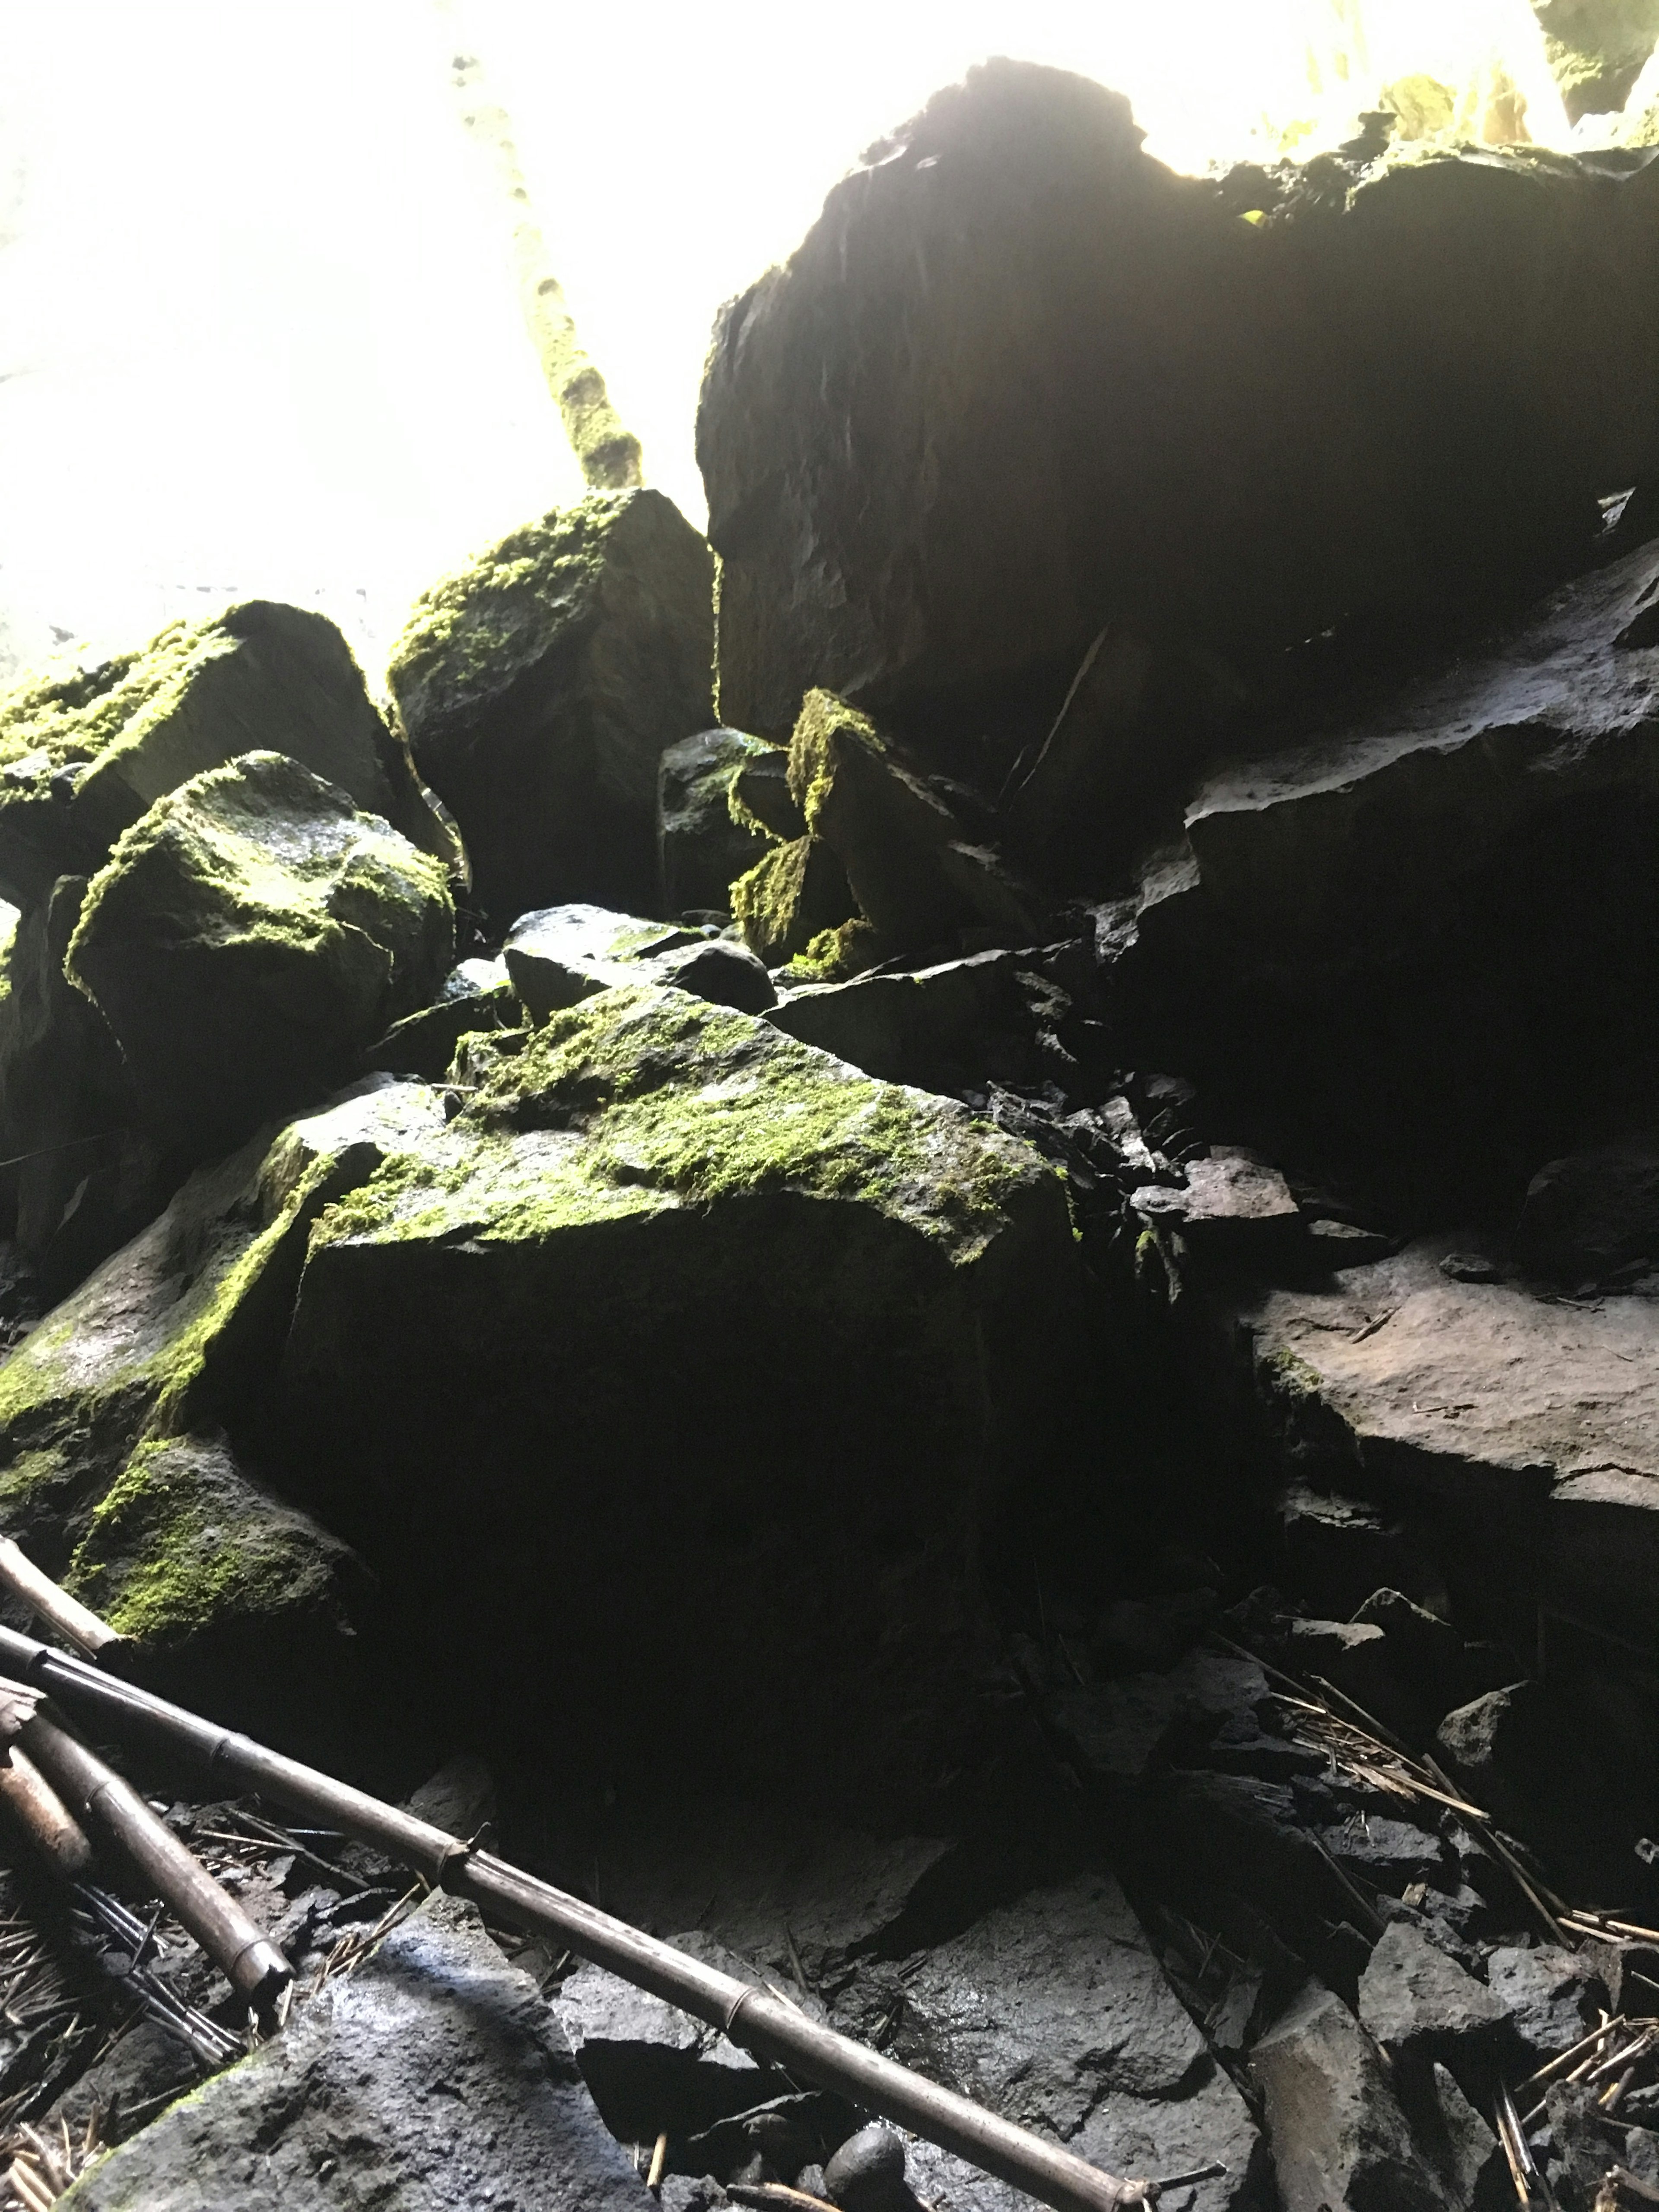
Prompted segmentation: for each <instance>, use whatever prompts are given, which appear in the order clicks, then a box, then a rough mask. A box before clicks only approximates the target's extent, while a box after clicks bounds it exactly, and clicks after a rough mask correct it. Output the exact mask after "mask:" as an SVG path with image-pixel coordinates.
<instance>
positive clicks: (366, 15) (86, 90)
mask: <svg viewBox="0 0 1659 2212" xmlns="http://www.w3.org/2000/svg"><path fill="white" fill-rule="evenodd" d="M458 48H459V49H462V50H466V51H471V52H477V54H478V55H479V56H480V57H481V58H483V63H484V65H485V67H486V69H487V70H488V73H489V78H490V81H491V84H492V88H493V90H494V92H495V96H496V97H497V98H499V99H500V100H501V101H502V103H503V104H504V105H505V106H506V107H507V109H508V110H509V112H510V114H511V118H512V122H513V131H514V135H515V137H516V140H517V143H518V145H519V149H520V155H521V158H522V161H523V166H524V169H525V172H526V177H527V179H528V181H529V184H530V187H531V190H532V195H533V197H534V199H535V202H536V206H537V213H538V217H539V219H540V222H541V224H542V228H543V229H544V233H545V234H546V236H547V240H548V243H549V246H550V252H551V256H552V259H553V263H554V265H555V266H556V269H557V270H558V272H559V274H560V276H561V277H562V279H563V282H564V284H565V287H566V289H567V292H568V296H569V299H570V301H571V305H572V307H573V308H574V313H575V314H576V317H577V320H578V324H579V327H580V332H581V336H582V338H583V341H584V343H586V345H587V347H588V349H589V350H590V351H591V352H592V355H593V356H594V357H595V358H596V359H597V360H598V362H599V364H600V366H601V367H602V368H603V369H604V371H605V374H606V377H607V378H608V380H609V382H610V385H611V391H612V394H613V397H614V398H615V399H616V402H617V406H618V408H619V410H620V412H621V413H622V416H623V419H624V420H625V421H626V422H628V424H629V427H630V428H633V429H635V431H636V432H637V434H638V435H640V437H641V439H642V441H644V446H645V456H646V471H647V480H648V481H650V482H651V483H655V484H658V485H659V486H661V488H662V489H665V491H667V492H668V493H670V494H671V495H672V496H673V497H674V498H675V499H677V500H678V501H679V502H680V504H681V505H682V507H684V509H685V510H686V512H687V513H689V514H690V515H691V516H692V517H693V518H694V519H695V520H698V521H699V522H700V521H701V520H702V487H701V484H700V483H699V481H698V478H697V474H696V465H695V463H694V461H693V459H692V451H691V430H692V419H693V414H694V410H695V406H696V390H697V383H698V378H699V374H700V370H701V367H702V356H703V352H704V349H705V347H706V344H707V341H708V331H709V326H710V323H711V320H712V319H713V316H714V310H715V308H716V307H717V306H718V305H719V303H720V301H721V300H723V299H724V298H726V297H727V296H728V295H731V294H732V293H733V292H736V291H738V290H739V289H742V288H743V287H744V285H745V284H746V283H749V282H750V280H751V279H752V278H753V277H754V276H757V275H758V274H759V272H760V271H761V270H763V268H764V267H765V266H766V265H767V264H769V262H770V261H772V260H774V259H775V258H780V257H781V256H782V255H784V254H787V252H789V250H790V249H791V247H792V246H793V245H794V244H795V243H796V241H797V240H799V237H800V236H801V234H802V233H803V232H804V231H805V228H807V226H808V225H809V223H810V222H811V220H812V219H813V217H814V216H815V215H816V213H817V209H818V206H819V204H821V202H822V199H823V193H824V191H825V190H826V188H827V187H828V186H829V184H830V183H832V182H833V181H834V179H836V177H837V176H838V175H839V174H841V173H842V172H843V171H844V170H845V169H846V168H847V167H848V166H849V165H850V164H851V163H853V162H854V161H855V160H856V159H857V157H858V155H859V154H860V150H861V149H863V148H864V147H865V146H866V144H868V143H870V141H872V139H873V138H875V137H878V135H879V134H880V133H881V132H882V131H884V130H886V129H888V128H890V126H891V125H894V124H896V123H897V122H899V121H901V120H902V118H904V117H905V116H907V115H908V114H909V113H911V112H913V111H914V110H915V108H916V107H917V106H919V105H920V104H921V101H922V100H924V99H925V98H926V97H927V94H929V93H930V92H931V91H933V89H935V88H937V87H938V86H939V85H941V84H944V83H946V82H950V81H951V80H952V79H953V78H956V77H959V76H961V75H962V73H963V70H965V69H966V68H967V67H968V66H969V64H971V63H973V62H974V61H975V60H977V59H980V58H983V57H984V56H986V55H987V54H990V53H999V52H1000V53H1012V54H1015V55H1018V56H1021V57H1024V58H1028V59H1031V60H1036V61H1042V62H1048V63H1054V64H1061V65H1064V66H1066V67H1070V68H1073V69H1077V70H1083V71H1085V72H1086V73H1087V74H1089V75H1091V76H1096V77H1098V78H1100V79H1101V80H1103V82H1108V83H1109V84H1112V85H1114V86H1115V87H1117V88H1119V89H1120V90H1122V91H1124V92H1126V93H1127V94H1129V95H1130V97H1131V99H1132V100H1133V104H1134V106H1135V110H1136V113H1137V117H1138V118H1139V121H1140V123H1141V124H1142V125H1143V126H1144V127H1145V128H1146V131H1147V132H1148V150H1149V151H1150V152H1152V153H1154V154H1156V155H1158V156H1159V157H1160V158H1162V159H1164V160H1165V161H1170V163H1171V164H1173V165H1175V166H1176V167H1182V168H1201V167H1203V166H1204V165H1205V164H1206V161H1210V160H1212V159H1218V160H1227V159H1232V158H1237V157H1238V156H1241V155H1247V154H1250V153H1252V152H1254V153H1257V154H1260V153H1263V152H1268V153H1271V152H1273V151H1276V150H1278V149H1279V148H1280V147H1282V146H1284V145H1285V144H1287V143H1293V144H1294V145H1295V147H1296V149H1297V151H1298V152H1306V151H1310V150H1312V149H1315V148H1316V147H1318V146H1319V145H1322V144H1328V143H1335V142H1336V141H1338V140H1340V138H1342V137H1346V136H1347V135H1349V134H1350V133H1351V131H1352V128H1353V122H1354V118H1355V116H1356V114H1357V113H1358V111H1360V110H1361V109H1363V108H1364V107H1367V106H1371V105H1373V104H1374V103H1375V101H1376V98H1377V96H1378V94H1379V92H1380V90H1381V88H1383V86H1385V85H1387V84H1389V83H1390V82H1394V81H1395V80H1397V79H1399V78H1401V77H1404V76H1410V75H1412V74H1413V73H1424V74H1426V75H1428V76H1432V77H1433V78H1435V79H1437V81H1439V82H1443V83H1444V84H1447V85H1449V86H1451V87H1453V88H1456V89H1457V90H1458V93H1459V96H1460V98H1463V99H1464V100H1465V101H1466V105H1467V104H1468V102H1469V101H1470V100H1473V102H1474V105H1473V106H1471V107H1469V110H1468V112H1470V113H1471V114H1475V113H1477V112H1478V110H1479V106H1480V100H1481V98H1482V97H1483V94H1482V89H1481V88H1482V87H1483V86H1486V85H1489V84H1490V83H1491V82H1506V83H1508V84H1509V85H1510V86H1512V87H1513V88H1515V89H1516V90H1517V91H1518V92H1519V94H1520V95H1521V97H1522V100H1524V102H1525V113H1526V118H1527V122H1526V127H1527V131H1528V135H1529V136H1530V137H1532V138H1534V140H1535V141H1537V142H1539V143H1550V144H1565V143H1569V134H1568V131H1567V124H1566V118H1565V114H1564V113H1563V112H1562V111H1561V106H1560V102H1559V98H1558V97H1557V95H1556V94H1555V91H1554V88H1553V84H1552V82H1551V80H1550V77H1549V75H1548V71H1547V68H1546V66H1545V62H1544V53H1543V46H1542V41H1541V34H1540V33H1539V30H1538V27H1537V23H1536V21H1535V18H1534V15H1533V14H1532V10H1531V9H1530V7H1529V6H1528V0H1461V4H1460V0H1184V4H1183V0H1092V4H1084V0H1071V4H1066V0H953V4H951V5H949V6H945V5H917V4H909V3H908V0H841V4H839V5H838V6H836V8H835V9H809V8H805V7H802V6H793V7H791V6H780V5H779V4H777V0H765V4H760V0H709V4H708V5H706V6H704V7H702V8H696V9H693V8H690V7H687V6H684V5H681V6H673V7H671V6H666V5H662V4H652V0H608V3H607V4H606V5H605V6H603V7H597V8H595V7H586V8H568V9H567V8H563V7H559V6H557V5H547V4H536V0H280V4H279V0H238V4H236V5H235V6H234V7H227V6H225V5H223V4H222V0H149V4H143V0H52V5H50V6H46V5H42V4H40V0H0V483H3V485H4V487H5V490H4V497H3V501H0V676H3V675H4V674H5V673H6V671H7V670H8V668H10V669H12V670H15V669H16V668H18V667H19V665H21V664H24V663H32V662H33V661H34V660H36V659H39V658H40V657H41V656H42V655H43V654H44V653H46V652H47V651H48V650H50V649H52V647H54V646H56V647H71V648H72V647H77V646H80V645H82V644H85V645H87V646H89V647H92V648H94V649H99V650H104V649H109V648H112V647H117V646H119V645H122V644H127V643H136V642H137V641H140V640H142V639H143V637H144V636H146V635H149V633H150V632H151V631H153V630H154V629H156V628H157V627H159V625H160V624H161V623H162V622H163V621H166V620H170V619H172V618H173V617H174V616H176V615H178V614H180V613H185V612H191V613H193V612H203V613H205V612H208V611H211V610H212V609H213V608H214V607H215V606H216V605H219V604H222V603H223V602H224V601H225V600H226V599H228V598H230V597H233V596H247V595H250V594H253V593H259V594H263V595H266V596H272V597H278V598H287V599H296V600H299V601H301V603H305V604H311V605H322V606H324V607H325V609H326V610H327V611H329V612H331V614H333V615H334V616H335V617H336V618H337V620H340V621H341V622H342V623H343V625H344V626H345V627H346V628H347V629H348V630H349V633H350V634H351V635H352V637H353V641H354V642H355V643H356V646H357V647H358V650H359V651H360V653H362V655H363V657H364V659H365V661H366V662H367V663H368V665H369V666H370V667H371V670H372V669H373V668H374V664H375V662H376V659H377V658H378V651H379V650H383V648H384V646H385V644H386V642H387V641H389V639H390V638H391V636H392V635H395V633H396V630H397V629H398V626H399V623H400V621H401V618H402V616H403V613H404V610H405V608H406V607H407V605H408V602H409V600H410V597H411V596H412V595H413V593H414V592H416V590H417V589H418V588H419V587H420V586H422V584H423V583H425V582H428V581H429V580H432V579H433V578H435V576H437V575H439V574H442V573H443V572H444V571H445V570H446V569H447V568H450V567H453V565H454V564H455V563H456V562H458V561H459V560H461V559H463V558H465V556H466V555H467V553H468V552H469V551H471V550H474V549H476V548H477V546H479V545H481V544H483V543H486V542H488V541H489V539H490V538H493V537H495V536H496V535H498V534H500V533H501V532H503V531H505V530H507V529H508V528H510V527H512V526H513V525H514V524H515V523H518V522H520V521H522V520H526V518H527V517H529V516H532V515H533V514H536V513H540V512H542V511H544V509H545V508H547V507H550V506H553V505H556V504H557V503H559V502H561V501H565V500H568V499H570V498H572V497H574V496H576V495H578V494H579V493H580V482H579V479H578V477H577V473H576V471H575V468H574V463H573V461H572V459H571V457H570V454H569V453H568V449H567V447H565V444H564V441H563V438H562V433H561V429H560V425H559V421H558V417H557V415H556V411H555V410H554V408H553V406H552V404H551V403H550V400H549V398H548V396H547V393H546V391H545V388H544V385H543V384H542V381H541V379H540V376H539V374H538V368H537V363H536V361H535V357H534V356H533V354H532V350H531V348H530V345H529V343H528V341H527V339H526V336H525V331H524V327H523V324H522V322H521V319H520V310H519V303H518V300H517V297H516V295H515V292H514V288H513V273H512V267H511V261H510V255H509V248H508V235H507V220H506V214H505V209H504V206H503V204H502V200H501V191H500V187H499V185H497V184H496V183H495V181H494V180H493V179H492V177H491V175H490V173H489V170H488V167H487V165H486V164H484V163H483V162H482V161H481V160H480V158H479V155H478V154H477V149H476V148H474V147H473V146H472V145H471V143H469V142H468V141H467V139H466V138H465V135H464V134H463V132H462V131H461V129H460V126H459V121H458V118H457V112H456V108H455V106H454V103H453V98H452V95H451V92H450V88H449V82H448V64H449V61H450V58H451V56H452V55H453V53H454V52H456V51H457V50H458Z"/></svg>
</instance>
